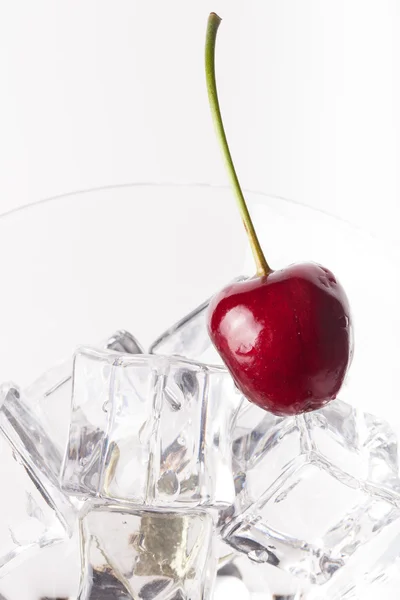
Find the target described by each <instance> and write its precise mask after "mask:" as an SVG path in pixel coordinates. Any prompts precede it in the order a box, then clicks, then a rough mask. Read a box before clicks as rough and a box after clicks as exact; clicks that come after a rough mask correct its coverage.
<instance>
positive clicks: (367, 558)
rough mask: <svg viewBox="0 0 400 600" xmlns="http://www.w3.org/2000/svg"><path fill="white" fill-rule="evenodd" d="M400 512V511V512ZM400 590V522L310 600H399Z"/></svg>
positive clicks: (364, 548)
mask: <svg viewBox="0 0 400 600" xmlns="http://www.w3.org/2000/svg"><path fill="white" fill-rule="evenodd" d="M399 512H400V511H399ZM399 586H400V518H399V516H398V517H397V519H394V520H393V522H392V523H391V524H389V525H388V526H387V527H386V528H385V529H384V530H382V531H381V532H380V533H379V535H378V536H377V537H375V538H373V540H371V541H370V542H369V543H367V544H364V545H363V546H361V547H360V548H359V550H358V551H357V552H356V553H354V554H353V556H352V557H351V558H350V560H349V561H348V562H347V564H346V566H345V567H344V568H343V569H341V570H340V571H338V572H337V574H336V575H335V577H333V578H332V579H331V580H330V581H328V583H327V584H325V585H323V586H320V587H319V588H318V587H316V586H315V587H314V588H313V589H311V591H310V594H309V596H307V600H376V598H384V599H385V600H397V598H398V597H399Z"/></svg>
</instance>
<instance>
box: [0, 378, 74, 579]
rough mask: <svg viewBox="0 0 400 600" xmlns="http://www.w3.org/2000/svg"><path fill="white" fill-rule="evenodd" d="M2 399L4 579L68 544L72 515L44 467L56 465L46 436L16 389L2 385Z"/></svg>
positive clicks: (0, 550)
mask: <svg viewBox="0 0 400 600" xmlns="http://www.w3.org/2000/svg"><path fill="white" fill-rule="evenodd" d="M0 397H1V399H0V404H1V407H0V456H1V461H0V478H1V481H2V482H3V491H2V494H1V498H0V511H1V520H0V576H3V575H5V574H6V573H7V572H8V570H9V569H10V568H11V567H14V566H16V565H17V564H18V562H19V561H20V560H22V559H25V558H26V557H27V556H29V553H31V552H33V551H35V550H38V549H39V548H42V547H44V546H48V545H51V544H55V543H57V542H61V541H63V540H64V539H66V538H67V536H68V535H69V534H70V533H71V525H72V522H73V519H74V514H73V509H72V506H71V505H70V503H69V502H68V500H67V499H66V498H65V497H64V495H63V494H62V493H61V492H60V490H59V488H58V483H57V481H56V480H55V479H54V477H53V474H52V470H51V467H49V466H48V463H49V464H50V463H52V461H53V460H55V458H56V450H55V449H54V448H53V447H52V446H51V444H48V442H47V438H46V435H45V433H44V431H43V430H41V429H36V428H35V429H33V428H32V423H34V421H32V415H30V414H29V412H28V411H27V410H26V408H25V407H24V406H23V405H21V404H20V402H19V396H18V391H17V390H16V389H14V388H13V387H11V386H3V388H2V390H1V392H0ZM47 461H48V463H47ZM18 559H19V560H18Z"/></svg>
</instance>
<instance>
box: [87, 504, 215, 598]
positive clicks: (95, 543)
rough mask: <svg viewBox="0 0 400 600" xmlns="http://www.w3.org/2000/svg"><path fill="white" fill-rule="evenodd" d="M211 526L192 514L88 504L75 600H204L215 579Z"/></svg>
mask: <svg viewBox="0 0 400 600" xmlns="http://www.w3.org/2000/svg"><path fill="white" fill-rule="evenodd" d="M213 530H214V524H213V519H212V517H211V515H210V514H208V513H206V512H202V511H201V510H196V511H179V512H172V511H168V512H156V511H150V510H135V509H133V508H129V507H126V506H125V507H124V506H122V505H112V504H109V505H107V504H98V503H94V504H91V503H90V502H89V506H88V508H87V509H86V511H85V513H84V514H83V517H82V521H81V538H82V544H81V547H82V551H83V557H82V558H83V560H82V565H83V574H82V581H81V587H80V594H79V600H111V599H117V598H118V600H133V599H134V598H135V599H136V598H141V599H142V600H156V599H161V598H162V599H163V600H164V599H165V600H167V599H168V600H178V599H179V600H185V599H188V600H189V599H190V600H202V599H203V598H208V597H209V595H210V593H211V590H212V586H213V583H214V579H215V571H216V564H217V561H216V557H215V552H214V543H213Z"/></svg>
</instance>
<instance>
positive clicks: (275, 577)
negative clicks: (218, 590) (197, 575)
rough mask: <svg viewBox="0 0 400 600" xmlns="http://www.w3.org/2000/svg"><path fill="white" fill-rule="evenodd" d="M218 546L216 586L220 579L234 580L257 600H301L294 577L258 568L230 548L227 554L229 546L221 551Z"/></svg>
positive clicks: (267, 568) (255, 564)
mask: <svg viewBox="0 0 400 600" xmlns="http://www.w3.org/2000/svg"><path fill="white" fill-rule="evenodd" d="M220 544H221V541H219V544H217V550H218V551H219V568H218V573H217V584H218V580H219V578H221V577H222V578H226V577H230V578H235V579H236V580H240V581H241V582H242V584H243V586H244V589H245V590H246V591H247V594H248V596H249V597H250V598H257V600H274V599H276V598H278V597H279V598H291V599H292V600H300V598H302V594H301V590H300V589H299V582H298V581H297V579H296V578H295V577H293V576H291V575H289V574H288V573H285V572H284V571H282V570H280V569H276V568H274V567H273V566H272V565H268V564H263V565H262V566H261V568H260V565H259V564H258V563H256V562H254V561H252V560H250V559H249V558H248V556H247V555H246V554H242V553H237V552H234V551H232V550H233V549H232V548H230V554H229V553H228V552H229V546H226V548H225V551H222V549H221V545H220ZM221 565H222V566H221ZM234 589H235V587H233V590H234Z"/></svg>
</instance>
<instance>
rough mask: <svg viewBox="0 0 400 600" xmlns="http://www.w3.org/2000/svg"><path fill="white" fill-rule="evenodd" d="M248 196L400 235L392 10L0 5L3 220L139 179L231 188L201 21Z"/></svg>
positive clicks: (399, 90) (280, 5)
mask: <svg viewBox="0 0 400 600" xmlns="http://www.w3.org/2000/svg"><path fill="white" fill-rule="evenodd" d="M210 10H215V11H217V12H219V13H220V15H221V16H222V17H223V19H224V21H223V24H222V26H221V29H220V36H219V41H218V58H217V61H218V62H217V68H218V79H219V87H220V94H221V101H222V106H223V112H224V115H225V120H226V126H227V130H228V135H229V138H230V141H231V145H232V151H233V154H234V156H235V159H236V163H237V165H238V170H239V174H240V176H241V179H242V181H243V184H244V185H245V186H246V187H248V188H252V189H261V190H263V191H266V192H269V193H272V194H278V195H282V196H286V197H289V198H292V199H295V200H298V201H302V202H306V203H309V204H310V205H312V206H317V207H320V208H323V209H325V210H328V211H330V212H334V213H336V214H339V215H342V216H344V217H346V218H348V219H350V220H352V221H356V222H359V223H362V224H365V226H366V227H368V228H369V229H371V230H373V231H379V232H383V231H384V232H385V234H386V233H389V234H390V235H392V236H393V237H395V236H396V234H397V227H398V225H397V218H395V217H397V204H398V195H399V139H400V118H399V107H400V52H399V45H400V41H399V40H400V38H399V35H398V32H399V31H400V4H399V3H398V2H396V0H392V1H389V0H326V1H321V0H302V1H301V2H299V1H297V0H260V1H256V0H252V1H251V2H249V1H248V2H237V1H233V0H229V1H228V0H226V1H224V0H213V1H212V2H211V1H208V0H207V1H202V2H187V1H186V2H184V1H177V0H170V1H169V2H164V1H159V2H154V1H151V0H146V2H144V1H142V2H139V1H135V0H117V1H114V2H111V1H109V0H107V1H105V0H84V1H82V0H68V1H61V0H58V1H54V0H36V1H35V2H31V1H29V0H13V1H12V2H2V3H1V4H0V81H1V94H0V132H1V135H0V211H1V212H3V211H5V210H7V209H9V208H12V207H15V206H18V205H21V204H24V203H26V202H30V201H32V200H36V199H39V198H42V197H46V196H50V195H55V194H59V193H63V192H67V191H71V190H76V189H82V188H87V187H93V186H100V185H105V184H112V183H124V182H128V181H134V180H167V181H207V182H225V180H226V177H225V173H224V170H223V166H222V162H221V160H220V156H219V151H218V148H217V145H216V142H215V139H214V136H213V131H212V127H211V123H210V118H209V112H208V106H207V101H206V93H205V86H204V76H203V41H204V30H205V22H206V17H207V14H208V12H209V11H210Z"/></svg>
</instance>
